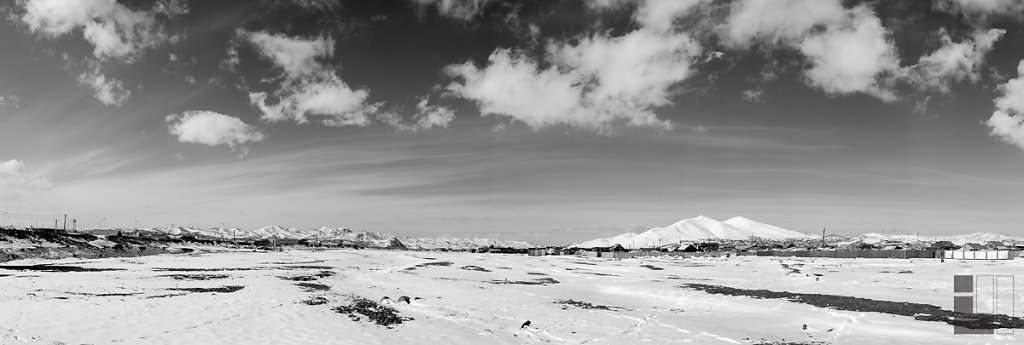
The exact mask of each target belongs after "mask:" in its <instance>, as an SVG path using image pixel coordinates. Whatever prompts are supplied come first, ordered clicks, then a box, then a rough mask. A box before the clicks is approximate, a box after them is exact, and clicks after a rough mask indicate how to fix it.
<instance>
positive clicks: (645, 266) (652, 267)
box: [640, 265, 664, 271]
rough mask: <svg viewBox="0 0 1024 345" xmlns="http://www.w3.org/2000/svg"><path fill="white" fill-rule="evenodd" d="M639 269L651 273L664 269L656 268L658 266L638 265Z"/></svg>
mask: <svg viewBox="0 0 1024 345" xmlns="http://www.w3.org/2000/svg"><path fill="white" fill-rule="evenodd" d="M640 267H643V268H646V269H649V270H651V271H661V270H663V269H664V268H661V267H658V266H654V265H640Z"/></svg>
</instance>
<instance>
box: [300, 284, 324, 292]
mask: <svg viewBox="0 0 1024 345" xmlns="http://www.w3.org/2000/svg"><path fill="white" fill-rule="evenodd" d="M295 285H298V286H299V287H301V288H302V289H303V290H306V291H307V292H316V291H327V290H330V289H331V287H330V286H327V285H324V284H317V283H298V284H295Z"/></svg>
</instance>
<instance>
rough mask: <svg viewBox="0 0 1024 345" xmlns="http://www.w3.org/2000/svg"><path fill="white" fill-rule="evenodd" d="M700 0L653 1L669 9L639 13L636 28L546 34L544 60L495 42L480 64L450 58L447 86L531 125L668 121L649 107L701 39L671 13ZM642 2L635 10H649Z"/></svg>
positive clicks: (663, 101)
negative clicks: (564, 36) (681, 28)
mask: <svg viewBox="0 0 1024 345" xmlns="http://www.w3.org/2000/svg"><path fill="white" fill-rule="evenodd" d="M698 2H699V1H693V2H691V6H688V7H684V6H679V5H666V6H665V7H658V9H661V10H664V11H670V12H671V15H667V16H662V17H658V18H659V19H645V20H644V21H639V22H640V24H641V27H640V28H639V29H637V30H634V31H632V32H629V33H626V34H624V35H621V36H610V35H608V34H593V35H591V36H589V37H582V38H579V39H576V40H573V41H563V42H558V41H552V42H549V44H548V45H547V46H546V47H545V50H546V52H547V56H546V57H547V59H548V61H547V62H548V63H549V64H550V66H548V67H546V68H545V67H541V65H542V64H541V63H540V62H539V61H535V60H534V59H531V58H530V57H528V56H526V55H524V54H523V53H522V52H518V51H513V50H509V49H498V50H495V51H494V52H493V53H491V55H490V57H488V61H487V63H486V64H485V65H484V66H483V67H477V66H476V65H475V64H473V63H471V62H465V63H463V64H457V65H451V66H448V68H447V73H448V75H449V76H451V77H453V78H455V81H453V82H452V83H450V84H449V85H448V90H449V92H450V93H451V94H453V95H456V96H459V97H462V98H465V99H469V100H472V101H474V102H476V104H477V105H478V106H479V108H480V112H481V114H483V115H498V116H507V117H511V118H513V119H516V120H519V121H522V122H523V123H525V124H527V125H528V126H530V127H532V128H534V129H539V128H543V127H547V126H552V125H569V126H572V127H576V128H580V129H587V130H594V131H598V132H607V131H609V130H610V128H611V126H612V125H613V124H615V123H619V122H624V123H625V124H627V125H630V126H647V127H654V128H662V129H669V128H672V124H671V122H669V121H665V120H661V119H658V117H657V116H656V115H655V114H654V109H656V108H658V107H661V106H665V105H668V104H670V103H671V96H672V95H671V94H672V87H673V86H675V85H678V84H679V83H681V82H682V81H684V80H685V79H686V78H687V77H689V76H690V74H691V66H692V64H693V61H694V58H695V57H697V56H698V55H700V52H701V47H700V45H699V44H698V43H697V42H695V41H694V40H693V39H692V38H691V37H690V36H689V35H687V34H685V33H680V32H677V31H675V30H671V20H672V19H671V18H675V17H676V16H678V15H681V14H683V13H685V9H686V8H689V7H692V4H696V3H698ZM651 3H657V4H662V3H661V2H655V1H652V2H651ZM646 4H647V3H644V4H642V5H641V9H640V10H638V13H651V12H650V11H651V9H648V8H647V7H646V6H647V5H646ZM666 18H669V19H666Z"/></svg>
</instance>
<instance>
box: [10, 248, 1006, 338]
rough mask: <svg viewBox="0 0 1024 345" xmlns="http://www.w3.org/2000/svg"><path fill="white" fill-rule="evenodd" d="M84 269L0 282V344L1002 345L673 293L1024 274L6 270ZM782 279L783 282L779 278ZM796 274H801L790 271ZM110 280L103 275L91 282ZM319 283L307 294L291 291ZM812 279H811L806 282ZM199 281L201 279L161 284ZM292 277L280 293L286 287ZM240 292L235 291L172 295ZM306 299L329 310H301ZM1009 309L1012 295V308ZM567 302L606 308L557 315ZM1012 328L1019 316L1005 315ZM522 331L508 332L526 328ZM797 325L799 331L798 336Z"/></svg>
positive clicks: (927, 297) (936, 269)
mask: <svg viewBox="0 0 1024 345" xmlns="http://www.w3.org/2000/svg"><path fill="white" fill-rule="evenodd" d="M40 263H47V264H59V265H66V266H77V267H81V268H83V269H99V270H96V271H78V272H74V271H73V272H44V271H31V270H25V271H19V270H4V269H0V284H2V286H3V289H0V306H2V309H0V344H60V343H66V344H119V343H120V344H542V343H553V344H583V343H586V344H640V343H650V344H755V343H772V342H799V343H815V344H880V343H901V344H1014V343H1021V342H1022V341H1024V334H1020V333H1021V332H1020V330H1018V332H1017V333H1018V334H1016V335H953V334H952V332H953V330H952V326H950V325H947V324H945V323H941V322H929V321H917V320H914V319H913V318H911V317H905V316H894V315H887V314H881V313H862V312H850V311H839V310H831V309H825V308H818V307H814V306H811V305H806V304H799V303H794V302H789V301H783V300H771V299H753V298H749V297H739V296H726V295H711V294H707V293H704V292H700V291H695V290H689V289H683V288H680V287H679V285H681V284H685V283H701V284H714V285H724V286H729V287H735V288H745V289H768V290H773V291H790V292H800V293H821V294H831V295H844V296H855V297H864V298H872V299H878V300H886V301H900V302H914V303H927V304H934V305H938V306H941V307H942V308H943V309H951V308H952V301H953V298H952V296H953V293H952V291H953V286H952V285H953V278H952V277H953V275H955V274H1017V275H1018V280H1017V281H1018V284H1019V283H1020V281H1021V280H1024V279H1020V278H1019V276H1020V274H1021V273H1024V267H1022V266H1024V261H1022V260H1012V261H952V260H949V261H946V262H939V261H938V260H931V259H909V260H899V259H826V258H772V257H731V258H691V259H667V258H665V259H625V260H607V259H596V258H579V257H572V256H547V257H527V256H520V255H502V254H470V253H448V252H445V253H442V252H408V251H385V250H329V251H304V250H290V251H285V252H251V251H224V250H217V251H216V252H197V253H195V254H190V255H159V256H149V257H135V258H109V259H95V260H75V259H67V260H42V259H31V260H20V261H12V262H7V263H5V264H4V265H5V266H6V265H30V264H40ZM783 264H786V266H788V267H790V268H786V267H784V266H783ZM793 267H797V268H798V269H799V271H800V273H793V271H792V269H791V268H793ZM105 269H117V270H105ZM324 271H330V272H333V274H334V275H331V276H326V275H325V276H323V277H318V278H315V280H312V281H308V282H306V283H313V284H314V285H315V284H322V286H320V288H321V289H319V290H316V289H313V290H310V289H306V288H303V287H301V286H298V285H297V284H299V283H302V282H299V281H295V280H293V278H296V277H302V276H306V277H310V276H313V277H315V276H316V274H317V273H319V272H324ZM815 274H819V275H820V276H816V275H815ZM175 275H179V277H178V278H180V276H202V275H207V278H208V279H203V280H190V279H176V278H175ZM290 278H291V279H290ZM224 286H242V287H243V288H242V289H241V290H238V291H234V292H189V291H182V290H171V289H175V288H179V289H180V288H185V289H189V288H219V287H224ZM353 295H355V296H361V297H365V298H367V299H371V300H379V299H380V298H381V297H383V296H390V297H391V298H392V299H396V298H397V297H398V296H402V295H405V296H410V297H414V298H416V297H418V298H420V299H415V300H413V301H412V303H411V304H405V303H395V304H392V305H391V306H392V307H394V308H395V309H397V310H398V312H399V313H400V314H401V315H402V316H405V317H411V318H413V320H410V321H406V322H405V323H403V324H399V325H393V327H392V328H387V327H383V326H378V325H375V324H372V323H369V322H366V321H365V320H360V321H353V320H351V319H350V318H349V317H348V316H347V315H344V314H339V313H336V312H334V311H333V310H331V308H332V307H334V306H338V305H343V304H346V303H347V302H348V301H349V299H350V296H353ZM314 296H321V297H324V298H326V300H327V301H328V303H326V304H322V305H307V304H305V303H302V301H304V300H308V299H310V298H311V297H314ZM1013 298H1014V299H1015V302H1016V306H1017V309H1018V310H1020V309H1024V289H1022V288H1020V287H1018V288H1017V291H1016V293H1015V295H1014V296H1013ZM570 299H571V300H574V301H579V302H585V303H590V304H592V305H595V306H597V305H599V306H607V307H609V308H608V309H588V308H584V307H581V306H579V305H573V304H563V303H556V302H558V301H563V300H570ZM1015 316H1021V313H1020V312H1019V311H1018V312H1017V315H1015ZM527 320H529V321H531V326H528V327H525V328H521V327H520V326H521V325H522V324H523V323H524V322H525V321H527ZM804 325H806V329H804V328H805V327H804Z"/></svg>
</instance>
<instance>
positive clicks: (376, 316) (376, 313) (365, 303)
mask: <svg viewBox="0 0 1024 345" xmlns="http://www.w3.org/2000/svg"><path fill="white" fill-rule="evenodd" d="M331 310H334V311H336V312H338V313H342V314H347V315H348V317H349V318H350V319H352V321H359V320H361V319H363V318H366V319H367V320H369V321H370V322H373V323H376V324H378V325H381V326H385V327H387V328H391V326H392V325H400V324H402V323H403V322H406V321H412V320H413V318H411V317H405V316H401V315H398V311H396V310H395V309H394V308H391V307H388V306H386V305H381V304H380V303H377V302H374V301H371V300H368V299H365V298H362V297H355V298H353V299H352V303H351V304H349V305H343V306H337V307H334V308H331Z"/></svg>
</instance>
